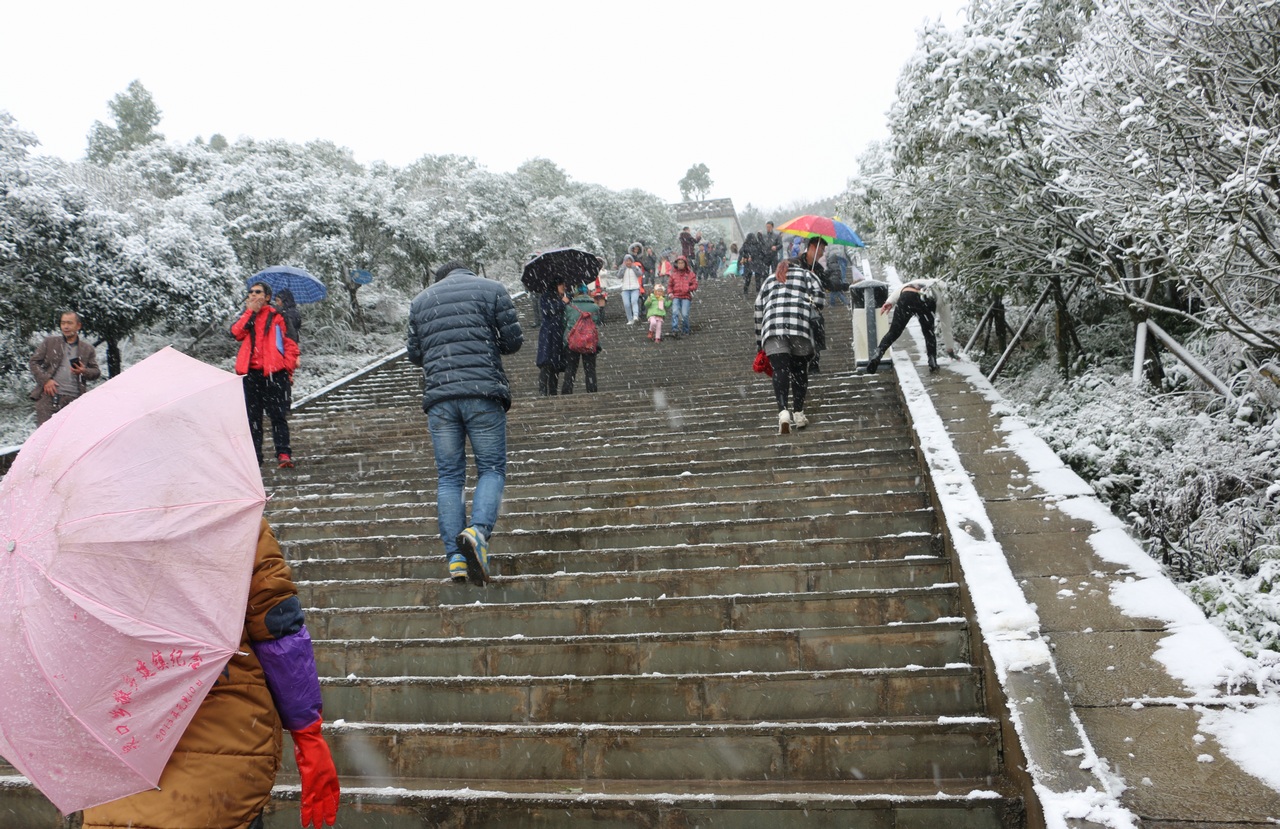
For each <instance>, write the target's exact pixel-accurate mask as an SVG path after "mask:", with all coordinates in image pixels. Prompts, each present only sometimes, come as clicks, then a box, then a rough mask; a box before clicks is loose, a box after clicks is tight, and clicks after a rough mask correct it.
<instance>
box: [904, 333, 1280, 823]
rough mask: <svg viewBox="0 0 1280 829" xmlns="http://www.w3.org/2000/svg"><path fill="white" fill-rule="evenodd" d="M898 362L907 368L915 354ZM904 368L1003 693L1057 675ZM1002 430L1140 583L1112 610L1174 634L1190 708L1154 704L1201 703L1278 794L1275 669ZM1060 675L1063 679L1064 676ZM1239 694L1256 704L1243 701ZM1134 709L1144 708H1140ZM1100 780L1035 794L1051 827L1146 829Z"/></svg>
mask: <svg viewBox="0 0 1280 829" xmlns="http://www.w3.org/2000/svg"><path fill="white" fill-rule="evenodd" d="M908 331H909V332H910V333H911V335H912V336H913V337H914V338H915V339H916V346H917V352H918V353H919V354H923V353H924V343H923V338H922V337H921V335H920V334H919V331H918V329H917V327H916V326H911V327H910V328H909V329H908ZM895 359H896V360H900V361H901V362H902V363H904V364H906V363H908V362H909V360H908V358H907V356H906V355H905V353H901V354H900V355H898V356H896V357H895ZM901 368H902V369H903V370H900V371H899V377H900V381H901V384H902V389H903V394H904V396H905V397H906V399H907V401H908V405H909V406H910V407H911V410H912V416H913V419H914V420H915V422H916V429H917V432H918V434H919V437H920V442H921V446H922V448H923V450H924V452H925V455H926V458H927V459H928V461H929V463H930V466H931V467H932V468H933V474H934V475H935V479H936V481H937V486H938V493H939V497H940V498H941V500H942V504H943V512H944V518H945V520H946V522H947V524H948V527H949V528H950V530H951V533H952V536H953V538H954V541H955V546H956V552H957V555H958V556H959V557H960V560H961V563H962V566H963V567H964V571H965V574H966V577H967V579H968V581H969V583H970V588H971V590H972V592H973V601H974V605H975V610H976V612H977V616H978V623H979V625H980V626H981V627H982V629H983V632H984V635H985V636H987V637H989V638H990V640H991V654H992V659H993V660H994V662H995V664H996V669H997V673H998V674H1000V675H1001V681H1002V682H1003V681H1004V680H1005V678H1006V677H1007V673H1008V672H1010V671H1024V670H1028V669H1030V668H1032V667H1036V666H1041V667H1043V666H1044V665H1045V664H1048V665H1049V666H1050V667H1051V666H1052V656H1051V655H1050V654H1049V651H1048V648H1047V647H1044V645H1043V642H1042V641H1041V640H1040V639H1039V621H1038V618H1037V616H1036V613H1035V610H1034V608H1032V607H1031V606H1030V605H1029V604H1028V603H1027V601H1026V599H1025V597H1024V596H1023V593H1022V590H1021V588H1019V587H1018V585H1017V583H1016V580H1015V579H1014V577H1013V574H1012V572H1011V571H1010V570H1009V568H1008V564H1007V562H1006V561H1005V560H1004V555H1003V551H1002V550H1001V549H1000V546H999V544H998V543H997V542H995V541H994V540H991V539H992V528H991V523H990V520H989V518H988V517H987V515H986V511H985V508H984V506H983V503H982V500H981V498H980V497H979V496H978V494H977V492H976V490H974V488H973V486H972V483H971V482H970V481H969V478H968V475H967V474H966V473H965V472H964V470H963V467H962V466H961V462H960V458H959V455H958V454H957V453H956V451H955V449H954V447H953V446H952V444H951V441H950V439H949V437H948V436H947V434H946V429H945V426H944V425H943V422H942V420H941V418H940V417H939V416H938V414H937V412H936V410H935V409H934V408H933V404H932V401H931V400H930V399H929V397H928V394H927V392H926V391H925V389H924V386H923V384H922V383H921V381H920V378H919V376H918V375H917V373H916V371H915V370H912V369H909V368H908V366H907V365H902V366H901ZM947 370H949V371H952V372H955V373H958V374H960V375H962V376H964V377H965V378H966V379H967V380H968V382H969V383H970V384H971V385H972V386H973V387H974V388H975V389H976V390H978V391H979V392H980V393H981V394H982V395H983V396H984V398H985V399H987V400H988V401H989V402H991V403H992V404H993V406H994V407H995V410H996V411H997V412H999V413H1002V412H1011V411H1012V410H1013V409H1012V407H1011V406H1009V405H1008V404H1007V402H1006V401H1004V399H1003V398H1002V397H1001V395H1000V393H999V392H998V391H997V390H996V389H995V388H994V387H993V386H992V385H991V384H990V383H989V382H988V381H987V379H986V377H985V376H983V374H982V373H981V371H980V370H979V368H978V367H977V366H976V365H975V364H973V363H970V362H956V361H953V362H952V363H951V364H950V365H949V366H947ZM1000 429H1001V431H1003V432H1004V433H1005V443H1006V445H1007V446H1008V447H1009V448H1010V449H1011V450H1012V451H1013V452H1015V453H1016V454H1017V455H1018V456H1019V457H1020V458H1021V459H1022V460H1023V461H1024V463H1026V465H1027V466H1028V468H1029V469H1030V470H1031V473H1032V475H1031V477H1032V479H1033V481H1034V483H1035V484H1036V485H1037V486H1038V487H1040V488H1041V489H1043V490H1044V491H1045V492H1046V493H1048V499H1049V500H1050V501H1052V502H1053V503H1054V504H1055V506H1056V507H1057V508H1058V509H1061V510H1062V511H1063V512H1064V513H1066V514H1067V515H1070V516H1071V517H1073V518H1077V519H1080V520H1084V521H1089V522H1091V523H1093V525H1094V526H1095V528H1096V530H1095V532H1094V533H1093V534H1092V535H1091V537H1090V539H1089V541H1090V545H1091V546H1092V547H1093V549H1094V550H1095V551H1096V552H1097V553H1098V555H1099V556H1100V557H1101V558H1103V559H1105V560H1107V561H1109V562H1112V563H1115V564H1118V565H1120V566H1121V567H1123V568H1124V569H1125V570H1128V571H1130V572H1131V575H1129V576H1127V577H1126V579H1125V580H1124V581H1122V582H1119V583H1116V584H1115V585H1114V586H1113V588H1112V590H1111V594H1110V598H1111V601H1112V603H1113V604H1114V605H1115V606H1116V607H1117V608H1118V609H1120V610H1121V611H1122V612H1124V613H1126V614H1128V615H1131V616H1137V617H1142V618H1145V619H1157V620H1160V621H1162V622H1164V623H1165V628H1166V630H1167V631H1168V634H1169V635H1167V636H1165V637H1164V639H1163V640H1162V641H1161V644H1160V647H1159V649H1158V651H1157V653H1156V659H1157V660H1158V661H1159V662H1160V663H1161V664H1162V665H1164V667H1165V669H1166V671H1167V672H1168V674H1169V675H1170V676H1171V677H1174V678H1175V679H1177V680H1179V681H1180V682H1181V683H1182V684H1183V686H1184V687H1185V688H1186V689H1187V691H1188V697H1187V699H1185V700H1160V701H1156V700H1151V701H1149V702H1163V703H1165V704H1187V703H1190V702H1197V703H1200V704H1199V705H1197V706H1196V710H1197V712H1198V713H1199V714H1200V716H1201V727H1202V728H1203V729H1204V731H1206V732H1208V733H1210V734H1212V735H1213V736H1214V737H1215V738H1217V740H1218V741H1219V743H1220V745H1221V746H1222V748H1223V750H1224V752H1225V753H1226V754H1227V756H1228V757H1230V758H1231V760H1233V761H1234V762H1235V763H1236V764H1237V765H1239V766H1240V767H1241V768H1242V769H1244V770H1245V771H1247V772H1248V773H1250V774H1252V775H1253V776H1255V777H1257V778H1259V779H1260V780H1262V781H1264V782H1266V783H1267V784H1268V785H1270V786H1271V787H1273V788H1276V789H1277V790H1280V766H1278V765H1277V764H1276V763H1275V758H1274V746H1275V745H1278V744H1280V677H1277V676H1276V674H1275V670H1274V665H1273V664H1272V660H1270V659H1266V660H1258V659H1253V658H1250V657H1247V656H1245V655H1244V654H1242V653H1241V652H1240V651H1239V650H1238V649H1237V648H1236V647H1235V645H1234V644H1232V642H1231V641H1230V640H1229V639H1228V638H1227V637H1226V635H1224V634H1223V632H1222V631H1221V630H1220V629H1219V628H1217V627H1216V626H1214V625H1213V624H1212V623H1211V622H1210V621H1209V620H1208V619H1206V618H1205V615H1204V613H1203V612H1202V611H1201V610H1200V608H1199V607H1198V606H1196V605H1195V603H1194V602H1192V601H1191V600H1190V598H1188V597H1187V595H1186V594H1185V593H1183V592H1182V591H1181V590H1180V589H1179V588H1178V587H1177V585H1176V584H1174V583H1173V581H1172V580H1171V579H1170V578H1169V577H1168V576H1167V575H1166V574H1165V572H1164V570H1163V568H1162V567H1161V566H1160V565H1159V564H1158V563H1157V562H1156V561H1154V560H1153V559H1152V558H1151V557H1150V556H1148V555H1147V554H1146V552H1145V551H1143V549H1142V548H1141V546H1140V545H1139V544H1138V543H1137V542H1136V541H1134V539H1133V538H1132V537H1131V536H1130V535H1129V534H1128V532H1127V530H1126V528H1125V526H1124V524H1123V523H1122V522H1121V521H1120V520H1119V519H1118V518H1116V517H1115V516H1114V515H1113V514H1112V513H1111V512H1110V510H1108V509H1107V508H1106V506H1105V505H1104V504H1102V503H1101V502H1100V501H1099V500H1098V499H1097V497H1096V496H1095V495H1094V493H1093V490H1092V488H1091V487H1090V486H1089V485H1088V484H1087V483H1086V482H1085V481H1083V480H1082V479H1080V477H1079V476H1078V475H1076V474H1075V472H1074V471H1072V470H1071V469H1070V468H1068V467H1067V466H1065V464H1063V463H1062V461H1061V460H1060V459H1058V457H1057V456H1056V455H1055V454H1054V453H1053V451H1052V450H1051V449H1050V448H1049V447H1048V446H1047V445H1046V444H1045V443H1044V441H1042V440H1041V439H1040V438H1039V437H1037V436H1036V435H1035V434H1034V433H1033V432H1032V430H1031V428H1030V427H1029V426H1027V424H1025V423H1024V422H1022V421H1021V420H1019V419H1017V418H1014V417H1009V416H1005V417H1003V418H1002V423H1001V425H1000ZM1052 671H1053V673H1054V674H1055V675H1056V668H1054V669H1052ZM1241 689H1244V690H1246V691H1253V692H1256V695H1253V694H1248V693H1246V694H1237V693H1235V692H1236V691H1239V690H1241ZM1134 702H1135V704H1138V705H1141V704H1143V701H1142V700H1135V701H1134ZM1010 707H1011V709H1013V710H1011V714H1012V715H1013V717H1014V721H1015V726H1017V727H1019V729H1021V725H1020V723H1021V719H1020V717H1019V716H1018V712H1017V710H1016V709H1017V707H1018V702H1017V701H1012V702H1011V704H1010ZM1079 736H1080V739H1081V741H1082V744H1083V745H1084V747H1085V753H1086V755H1087V760H1089V759H1095V758H1096V755H1095V754H1094V752H1093V749H1092V747H1091V746H1090V745H1089V741H1088V737H1087V735H1085V734H1084V733H1083V730H1081V732H1080V735H1079ZM1104 766H1105V764H1104ZM1085 767H1086V765H1085V764H1082V765H1081V768H1085ZM1099 773H1100V775H1101V776H1100V778H1099V786H1098V791H1092V790H1091V791H1088V792H1054V791H1051V790H1050V788H1049V787H1045V786H1042V785H1041V784H1039V783H1037V789H1038V790H1041V796H1042V799H1043V800H1044V802H1045V808H1046V811H1048V810H1049V809H1051V808H1052V809H1054V810H1055V811H1056V812H1057V814H1056V815H1054V816H1053V817H1052V818H1050V820H1051V821H1052V822H1051V825H1055V824H1057V825H1064V826H1065V825H1066V824H1065V822H1063V823H1061V824H1058V821H1065V820H1066V819H1067V818H1071V817H1085V816H1086V815H1087V816H1088V817H1089V818H1090V819H1092V820H1096V821H1099V822H1102V823H1104V824H1105V825H1108V826H1116V827H1119V826H1129V825H1136V824H1134V823H1133V820H1134V818H1133V815H1132V814H1131V813H1129V812H1128V811H1127V810H1125V809H1123V808H1122V807H1120V805H1119V803H1118V801H1117V800H1116V796H1118V794H1119V793H1120V791H1122V789H1123V787H1124V786H1125V785H1126V783H1125V781H1120V780H1116V779H1115V778H1114V777H1112V776H1110V775H1109V774H1108V773H1107V771H1106V769H1105V767H1099ZM1104 793H1106V794H1105V796H1104ZM1047 817H1048V816H1047Z"/></svg>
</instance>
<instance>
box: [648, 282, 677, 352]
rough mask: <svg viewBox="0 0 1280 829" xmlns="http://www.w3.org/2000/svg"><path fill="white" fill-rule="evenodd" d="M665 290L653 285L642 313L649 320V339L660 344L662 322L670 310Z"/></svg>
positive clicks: (669, 302) (669, 301)
mask: <svg viewBox="0 0 1280 829" xmlns="http://www.w3.org/2000/svg"><path fill="white" fill-rule="evenodd" d="M666 294H667V292H666V289H665V288H663V287H662V286H661V285H655V286H654V288H653V293H652V294H650V295H649V298H648V299H646V300H645V301H644V313H645V315H646V316H647V317H648V318H649V339H651V340H653V341H654V342H658V343H660V342H662V320H663V318H664V317H666V315H667V311H669V310H670V309H671V300H669V299H667V296H666Z"/></svg>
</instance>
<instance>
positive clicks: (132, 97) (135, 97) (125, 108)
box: [88, 80, 164, 164]
mask: <svg viewBox="0 0 1280 829" xmlns="http://www.w3.org/2000/svg"><path fill="white" fill-rule="evenodd" d="M107 109H109V110H111V115H112V117H113V118H114V119H115V125H114V126H112V125H110V124H104V123H102V122H101V121H94V122H93V128H92V129H91V130H90V131H89V149H88V158H89V161H90V162H92V163H94V164H109V163H110V162H111V161H112V160H113V159H114V158H115V157H116V156H117V155H119V154H120V153H123V152H127V151H129V150H132V149H136V148H138V147H141V146H144V145H146V144H150V143H152V142H154V141H163V140H164V136H163V135H161V134H160V133H158V132H156V129H155V128H156V127H157V126H159V124H160V109H159V108H158V107H157V106H156V102H155V100H153V99H152V97H151V93H150V92H148V91H147V88H146V87H145V86H143V85H142V82H141V81H137V80H135V81H132V82H131V83H130V84H129V86H128V88H127V89H125V91H124V92H122V93H120V94H119V95H116V96H115V97H114V98H112V99H111V100H110V101H109V102H108V103H107Z"/></svg>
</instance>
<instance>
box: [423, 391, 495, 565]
mask: <svg viewBox="0 0 1280 829" xmlns="http://www.w3.org/2000/svg"><path fill="white" fill-rule="evenodd" d="M427 429H428V430H430V432H431V448H432V449H433V450H434V452H435V456H436V524H437V526H438V527H439V529H440V540H441V541H443V542H444V549H445V552H446V553H448V554H452V553H456V552H458V542H457V537H458V533H460V532H462V531H463V530H465V529H466V528H467V527H475V528H476V529H477V530H479V531H480V532H481V533H482V534H483V535H484V537H485V538H488V537H489V536H490V534H492V533H493V525H494V524H496V523H497V522H498V511H499V510H500V509H501V508H502V489H503V487H504V486H506V483H507V412H506V410H505V409H504V408H503V407H502V404H501V403H499V402H498V401H496V400H490V399H488V398H484V397H459V398H455V399H453V400H442V401H440V402H439V403H437V404H435V405H434V406H432V407H431V409H430V410H429V411H428V412H427ZM467 440H470V441H471V451H472V452H473V453H474V454H475V456H476V470H477V471H478V472H479V479H478V480H477V481H476V491H475V494H474V495H472V497H471V521H470V523H468V522H467V505H466V503H465V502H464V501H463V486H464V484H465V483H466V477H467V454H466V441H467Z"/></svg>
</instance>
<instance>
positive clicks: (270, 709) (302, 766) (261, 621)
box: [84, 519, 339, 829]
mask: <svg viewBox="0 0 1280 829" xmlns="http://www.w3.org/2000/svg"><path fill="white" fill-rule="evenodd" d="M321 712H322V709H321V700H320V680H319V678H318V676H317V674H316V663H315V655H314V653H313V651H312V649H311V637H310V635H309V634H308V633H307V628H306V625H305V619H304V618H303V615H302V605H301V603H299V601H298V596H297V588H295V587H294V585H293V579H292V576H291V574H290V572H289V565H288V564H286V563H285V560H284V556H283V555H281V553H280V545H279V543H277V542H276V537H275V534H274V533H273V532H272V531H271V527H270V526H268V524H267V522H266V519H263V520H262V523H261V526H260V527H259V530H258V549H257V554H256V555H255V557H254V563H253V575H252V576H251V578H250V581H249V600H248V603H247V607H246V608H245V617H244V633H243V634H241V637H240V649H239V652H238V653H236V654H235V655H233V656H232V657H231V661H229V662H228V663H227V667H226V669H225V670H224V671H223V673H222V676H221V677H219V679H218V681H217V683H216V684H215V685H214V686H213V688H212V689H210V691H209V694H208V695H207V696H206V697H205V699H204V702H202V703H201V704H200V710H199V711H198V712H196V716H195V718H194V719H193V720H192V721H191V724H190V725H189V726H187V730H186V731H184V732H183V734H182V738H181V739H180V740H179V741H178V745H177V746H176V747H175V748H174V751H173V754H172V756H170V758H169V763H168V765H166V766H165V768H164V772H163V773H162V774H161V775H160V786H159V788H157V789H149V790H147V791H145V792H139V793H137V794H134V795H130V796H128V797H122V798H120V799H119V800H113V801H111V802H110V803H104V804H103V805H101V806H94V807H93V808H92V809H85V810H84V829H125V827H134V829H139V828H140V827H145V829H189V827H192V826H201V827H208V829H261V827H262V825H263V824H262V813H263V809H265V808H266V806H267V803H268V802H269V801H270V800H271V788H272V786H274V785H275V780H276V772H277V771H279V769H280V753H281V747H282V745H283V737H282V731H281V725H282V724H283V726H284V728H285V729H288V730H289V733H290V735H291V736H292V737H293V754H294V759H295V760H296V761H297V765H298V771H299V773H300V774H301V777H302V804H301V817H302V825H303V826H315V827H317V829H319V827H322V826H332V825H333V824H334V821H335V820H336V819H337V814H338V798H339V788H338V773H337V770H336V768H335V767H334V764H333V757H332V755H331V754H330V753H329V746H328V745H327V744H326V743H325V741H324V737H323V736H321V734H320V726H321V724H322V722H323V720H322V717H321Z"/></svg>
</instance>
